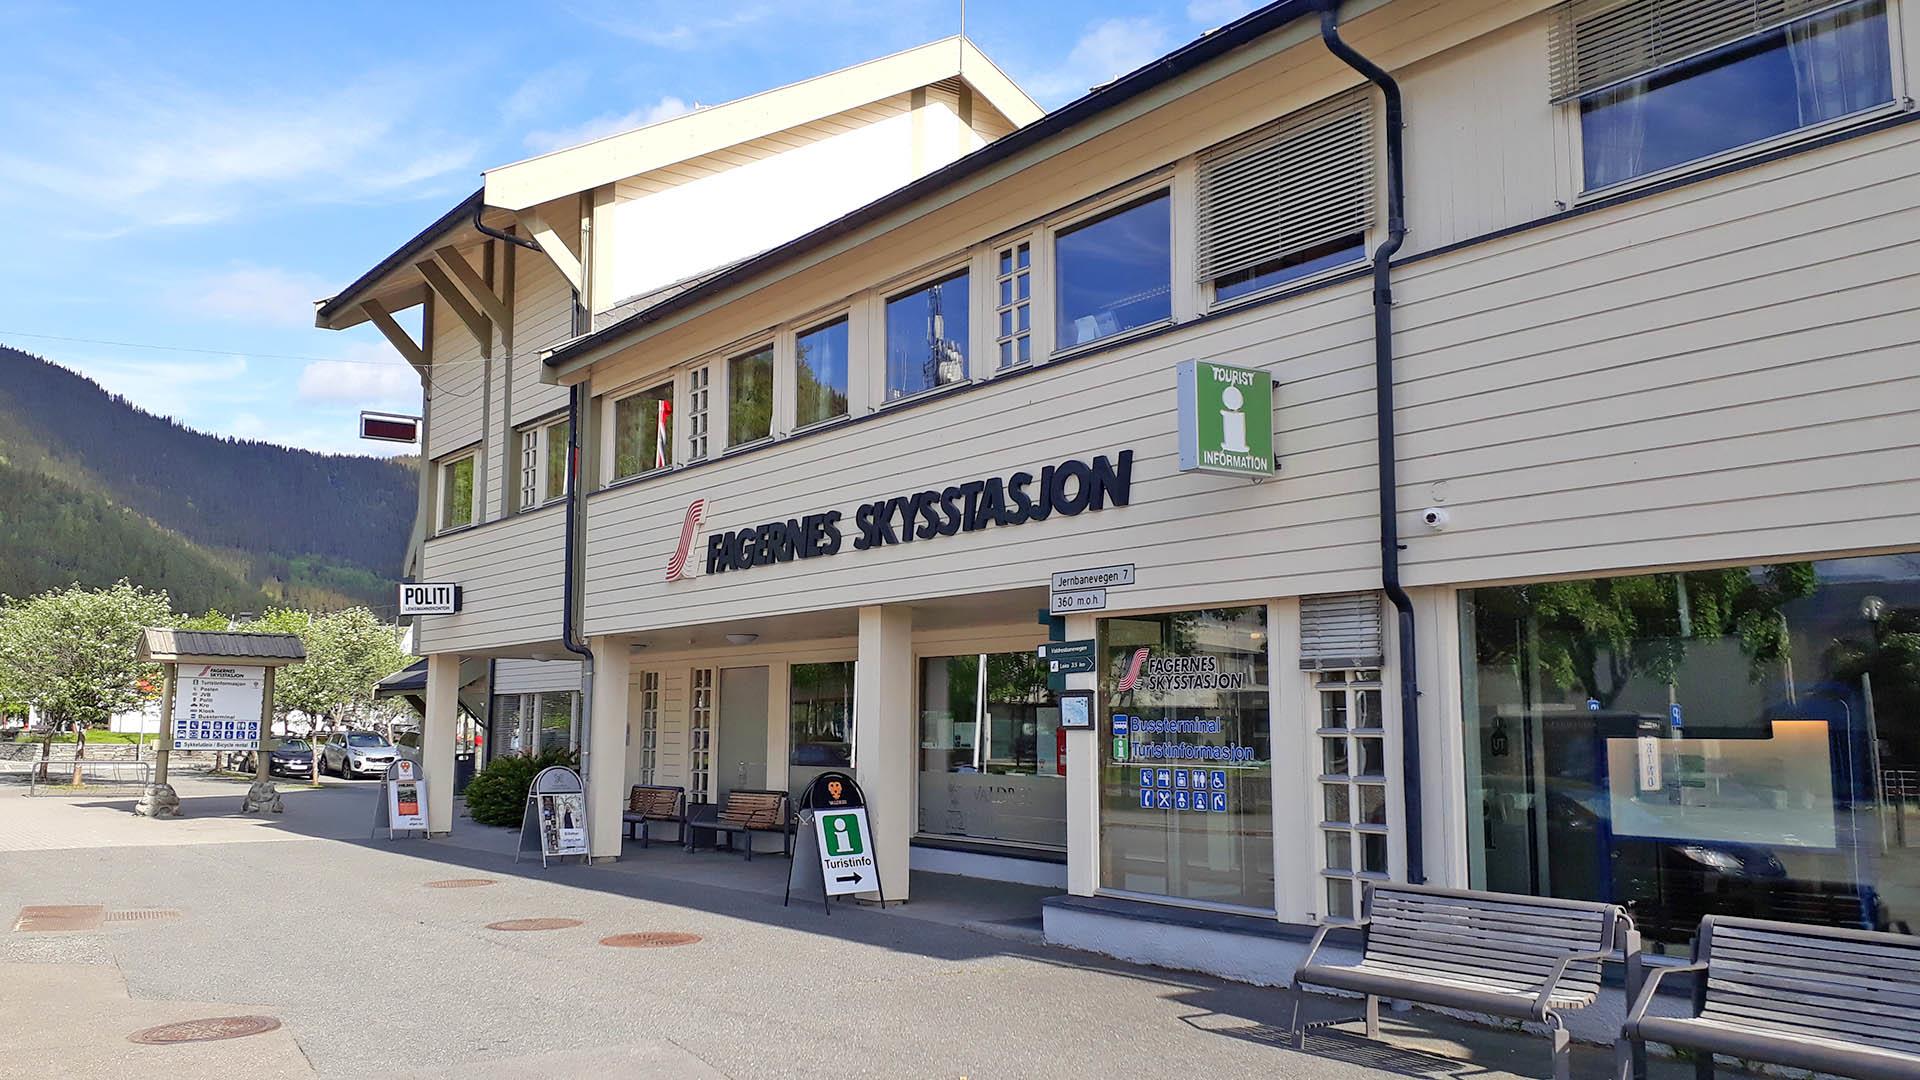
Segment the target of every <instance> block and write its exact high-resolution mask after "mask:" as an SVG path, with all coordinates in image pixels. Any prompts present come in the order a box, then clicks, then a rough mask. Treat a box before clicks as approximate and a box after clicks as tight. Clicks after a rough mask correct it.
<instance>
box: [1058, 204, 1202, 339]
mask: <svg viewBox="0 0 1920 1080" xmlns="http://www.w3.org/2000/svg"><path fill="white" fill-rule="evenodd" d="M1170 204H1171V200H1170V199H1169V198H1168V196H1167V193H1166V192H1164V191H1162V192H1160V193H1158V194H1155V195H1151V196H1148V197H1147V198H1145V199H1142V200H1141V201H1139V202H1136V203H1133V204H1132V205H1130V206H1125V207H1122V208H1120V209H1118V210H1114V211H1112V212H1111V213H1108V214H1105V215H1103V216H1101V217H1098V218H1095V219H1094V220H1092V221H1089V222H1086V223H1084V224H1081V225H1075V226H1073V227H1072V228H1070V229H1067V230H1064V231H1062V232H1061V233H1060V234H1059V236H1057V237H1056V238H1055V240H1054V249H1053V250H1054V261H1055V263H1056V264H1057V268H1058V269H1057V273H1056V275H1055V276H1056V282H1057V288H1056V300H1055V302H1056V303H1057V305H1058V307H1059V313H1060V314H1059V325H1058V328H1057V330H1056V335H1057V338H1058V342H1057V347H1058V348H1062V349H1070V348H1073V347H1074V346H1076V345H1085V344H1086V343H1088V342H1090V341H1098V340H1099V339H1101V338H1104V337H1109V336H1111V335H1113V334H1118V333H1122V332H1124V331H1127V330H1132V329H1134V328H1135V327H1139V326H1149V325H1152V324H1153V323H1157V322H1165V321H1166V320H1168V319H1170V318H1172V317H1173V292H1172V288H1171V285H1170V283H1171V281H1172V279H1173V248H1172V245H1173V233H1172V219H1171V217H1170V216H1169V208H1170Z"/></svg>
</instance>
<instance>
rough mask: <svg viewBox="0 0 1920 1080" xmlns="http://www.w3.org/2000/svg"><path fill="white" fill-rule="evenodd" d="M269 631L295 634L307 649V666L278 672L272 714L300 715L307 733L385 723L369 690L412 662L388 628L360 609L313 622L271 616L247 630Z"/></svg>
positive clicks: (300, 616) (301, 616)
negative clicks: (324, 727)
mask: <svg viewBox="0 0 1920 1080" xmlns="http://www.w3.org/2000/svg"><path fill="white" fill-rule="evenodd" d="M296 623H297V624H298V625H296ZM268 628H271V629H275V630H281V631H283V632H291V633H297V634H299V635H300V640H301V642H302V643H303V644H304V645H306V648H307V659H306V661H305V662H304V663H301V664H296V665H294V666H293V667H290V668H287V669H285V670H284V671H282V672H281V673H280V676H279V679H278V680H277V682H276V683H275V685H274V695H273V700H274V709H275V711H276V712H279V713H280V715H282V716H283V717H284V716H286V715H288V714H290V713H293V712H299V713H302V714H304V715H305V716H306V717H307V721H308V726H309V728H310V729H311V728H312V727H314V726H317V725H318V724H319V723H321V722H323V721H324V722H325V723H326V725H327V726H328V727H330V728H331V727H339V726H341V725H343V724H355V723H370V722H374V721H376V720H379V719H384V718H386V716H387V714H388V713H389V712H390V711H391V710H390V709H388V708H386V707H385V706H384V705H382V704H381V703H380V702H379V701H377V700H376V699H375V698H374V696H373V695H374V690H375V688H376V687H377V686H378V684H379V682H380V680H381V679H384V678H386V677H387V676H389V675H391V674H393V673H394V672H396V671H399V670H400V669H401V668H404V667H406V666H407V664H409V663H411V662H412V659H413V658H412V657H410V656H408V655H407V654H406V653H405V652H404V651H402V650H401V648H400V637H399V634H398V632H397V631H396V630H395V628H394V627H393V626H392V625H391V624H388V623H384V622H381V621H380V619H379V617H378V616H376V615H374V613H373V612H372V611H369V610H368V609H366V608H363V607H362V608H348V609H347V610H345V611H341V612H336V613H334V614H331V615H316V616H308V615H306V614H305V613H304V612H294V611H286V610H280V611H270V612H268V613H267V615H266V617H265V618H263V619H262V620H261V621H260V623H259V624H254V625H250V626H249V627H248V629H250V630H251V629H268Z"/></svg>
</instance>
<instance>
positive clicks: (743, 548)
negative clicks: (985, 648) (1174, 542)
mask: <svg viewBox="0 0 1920 1080" xmlns="http://www.w3.org/2000/svg"><path fill="white" fill-rule="evenodd" d="M1132 486H1133V451H1131V450H1122V451H1120V452H1119V453H1118V454H1116V455H1115V456H1114V459H1109V458H1107V457H1106V456H1105V455H1104V454H1103V455H1100V456H1098V457H1095V458H1094V459H1093V460H1092V461H1091V462H1087V461H1080V460H1078V459H1068V460H1066V461H1063V462H1061V463H1060V464H1058V465H1048V466H1046V467H1044V468H1042V469H1041V470H1040V472H1039V474H1038V475H1037V476H1036V475H1035V474H1033V473H1030V472H1024V471H1022V472H1016V473H1014V474H1012V475H1011V476H1007V477H1004V478H1002V477H998V476H995V477H989V478H987V479H984V480H970V481H968V482H967V483H964V484H955V485H953V486H951V487H948V488H945V489H942V490H940V491H933V490H927V491H920V492H915V493H913V494H910V495H896V496H893V497H891V498H885V499H875V500H873V501H872V502H867V503H862V504H861V505H860V507H859V508H858V509H856V510H855V511H854V514H853V521H854V525H855V528H856V530H857V531H856V534H855V535H854V537H853V549H854V550H855V551H865V550H867V549H869V548H876V547H885V546H887V545H889V544H910V543H913V542H914V541H916V540H931V539H934V538H935V537H940V536H953V535H955V534H956V533H962V532H974V531H976V530H979V529H984V528H987V527H988V526H990V525H991V526H995V527H998V528H1008V527H1011V526H1014V525H1023V524H1025V523H1027V522H1030V521H1045V520H1047V519H1048V518H1050V517H1052V516H1054V515H1055V514H1058V515H1060V516H1061V517H1074V516H1076V515H1078V514H1081V513H1083V512H1085V511H1088V510H1104V509H1106V508H1107V507H1108V506H1125V505H1127V501H1128V499H1129V498H1130V496H1131V492H1132ZM842 520H844V516H843V515H842V514H841V513H840V511H838V510H830V511H827V512H825V513H819V514H808V515H806V516H804V517H798V518H788V519H787V520H785V521H769V522H767V523H765V524H763V525H756V526H753V527H751V528H745V529H735V530H729V531H725V532H719V533H715V534H713V535H711V536H709V537H707V560H706V571H707V573H709V574H720V573H725V572H726V571H728V570H745V569H748V568H749V567H754V566H767V565H770V564H772V563H777V562H791V561H793V560H794V559H812V558H824V557H826V556H829V555H837V554H839V553H840V551H841V550H842V548H843V547H844V544H845V537H844V536H843V535H842V533H841V530H840V522H841V521H842Z"/></svg>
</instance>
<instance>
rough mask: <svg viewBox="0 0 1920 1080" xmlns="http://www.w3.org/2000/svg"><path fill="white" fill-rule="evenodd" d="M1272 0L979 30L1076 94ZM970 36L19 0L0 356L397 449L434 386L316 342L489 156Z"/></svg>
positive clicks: (893, 16)
mask: <svg viewBox="0 0 1920 1080" xmlns="http://www.w3.org/2000/svg"><path fill="white" fill-rule="evenodd" d="M1256 6H1258V4H1257V3H1254V2H1252V0H1170V2H1158V3H1156V2H1132V0H1098V2H1096V0H1055V2H1053V3H1047V4H1036V3H1033V2H1031V0H973V2H971V3H969V4H968V6H967V32H968V35H969V36H970V37H972V38H973V39H974V40H975V41H976V42H978V43H979V44H980V46H981V47H982V48H983V49H984V50H986V52H987V54H988V55H989V56H992V57H993V58H994V59H995V60H996V61H997V62H999V64H1000V65H1001V66H1002V67H1003V68H1005V69H1006V70H1007V72H1008V73H1009V74H1010V75H1012V76H1013V77H1014V78H1015V79H1016V80H1017V81H1019V82H1020V84H1021V85H1022V86H1024V87H1026V88H1027V90H1028V92H1029V93H1031V94H1033V95H1034V97H1036V98H1037V99H1039V101H1040V102H1041V104H1042V105H1045V106H1047V107H1048V108H1053V107H1056V106H1059V105H1061V104H1064V103H1065V102H1067V101H1070V100H1072V99H1073V98H1075V97H1077V96H1079V95H1080V94H1081V93H1083V92H1084V91H1085V90H1086V88H1087V87H1088V86H1090V85H1093V84H1096V83H1100V82H1104V81H1106V80H1107V79H1110V78H1111V77H1113V76H1114V75H1117V74H1120V73H1122V72H1124V71H1127V70H1130V69H1132V68H1133V67H1136V66H1138V65H1139V64H1141V63H1144V62H1145V61H1147V60H1150V59H1152V58H1153V57H1155V56H1158V55H1160V54H1161V53H1163V52H1166V51H1167V50H1169V49H1171V48H1173V47H1175V46H1177V45H1179V44H1180V43H1182V42H1185V41H1188V40H1190V39H1192V38H1194V37H1196V36H1198V35H1199V34H1200V33H1201V32H1203V31H1205V30H1207V29H1210V28H1212V27H1214V26H1218V25H1220V24H1222V23H1224V22H1227V21H1228V20H1230V19H1232V18H1234V17H1237V16H1238V15H1240V14H1243V13H1245V12H1246V11H1249V10H1251V9H1252V8H1254V7H1256ZM958 21H959V3H958V0H928V2H922V0H887V2H878V0H874V2H869V0H788V2H786V3H782V4H772V3H756V2H748V3H728V2H724V0H718V2H708V3H688V2H686V0H680V2H677V3H659V2H653V0H627V2H624V3H613V2H604V0H577V2H573V3H564V4H525V3H517V4H487V3H478V4H460V5H453V4H409V3H392V2H388V3H382V4H370V3H369V4H362V3H333V4H327V5H321V6H319V7H312V6H304V5H280V4H261V5H240V4H191V3H188V4H178V5H175V4H134V3H130V2H126V3H120V2H115V3H95V4H63V3H42V2H39V0H11V2H9V3H7V4H5V5H0V37H4V39H5V40H6V41H7V44H8V49H7V54H8V62H7V63H6V64H5V65H4V66H0V131H4V132H6V133H7V134H6V137H5V138H4V139H0V208H4V209H5V210H6V211H7V213H6V215H5V218H6V221H7V231H8V234H9V235H8V245H7V247H8V257H7V258H6V259H4V260H0V343H4V344H7V345H12V346H15V347H17V348H23V349H26V350H28V351H31V352H36V353H39V354H41V355H43V356H46V357H48V358H50V359H53V360H55V361H57V362H59V363H62V364H65V365H67V366H69V367H72V368H75V369H78V370H80V371H82V372H85V373H86V374H87V375H89V376H91V377H93V378H94V379H96V380H98V381H99V382H101V383H102V384H103V385H105V386H106V387H107V388H108V389H110V390H113V391H115V392H118V393H122V394H125V395H126V396H127V397H129V398H131V399H132V400H133V401H134V402H136V403H137V404H139V405H141V406H143V407H145V408H148V409H150V410H152V411H154V412H158V413H162V414H165V415H169V416H173V417H175V418H177V419H179V420H180V421H181V422H183V423H186V424H188V425H190V426H192V427H195V428H199V429H201V430H204V431H211V432H217V433H220V434H227V435H238V436H244V437H249V438H262V439H268V440H271V441H274V442H280V443H284V444H287V445H292V446H301V447H306V448H309V449H315V450H325V451H339V452H372V451H374V450H375V449H377V448H378V444H365V443H360V442H359V441H358V440H357V439H356V438H355V437H354V435H355V433H354V416H355V415H356V413H357V412H358V410H359V409H361V408H362V407H387V408H401V409H404V410H406V411H412V410H413V409H414V408H417V406H418V381H417V380H416V379H415V378H414V377H413V376H412V374H411V373H410V372H409V371H408V370H407V369H406V368H405V367H404V365H402V364H401V363H400V361H399V359H398V358H397V357H396V356H395V355H394V354H393V352H392V350H391V349H390V348H389V347H387V346H386V344H385V343H384V342H383V341H382V340H381V339H380V338H379V336H378V335H377V334H375V333H373V332H372V331H370V330H369V329H367V328H365V327H361V328H357V329H356V330H353V331H348V332H345V333H335V332H330V331H323V330H316V329H314V328H313V326H312V305H311V302H312V301H313V300H314V299H316V298H319V297H323V296H328V295H331V294H332V293H333V292H334V291H335V290H337V289H338V288H340V287H341V286H343V285H345V284H346V283H347V282H349V281H351V280H353V279H354V278H355V277H357V276H358V275H359V274H360V273H361V272H362V271H364V270H365V269H366V268H367V267H369V266H371V265H373V263H374V262H376V261H378V260H379V259H380V258H381V257H382V256H384V255H386V254H387V253H388V252H390V251H392V250H393V249H394V248H395V247H397V246H398V245H399V244H400V243H401V242H402V241H404V240H405V239H407V238H408V237H410V236H412V235H413V234H414V233H415V232H417V231H419V229H420V228H421V227H423V226H424V225H426V224H427V223H429V222H431V221H432V220H433V219H434V218H436V217H438V216H439V215H440V214H441V213H443V212H444V211H445V210H446V209H447V208H448V207H450V206H452V205H453V204H454V203H455V202H456V201H458V200H459V199H460V198H462V197H464V196H465V195H467V194H468V193H470V192H471V191H473V190H474V189H475V188H476V187H478V186H479V176H480V171H481V170H482V169H484V168H489V167H492V166H495V165H500V164H504V163H507V162H510V161H515V160H518V159H520V158H523V157H526V156H528V155H530V154H533V153H536V152H539V151H543V150H548V149H552V148H554V147H556V146H562V145H567V144H570V143H573V142H578V141H581V140H584V139H587V138H592V137H595V136H598V135H603V134H607V133H609V132H612V131H618V130H623V129H625V128H629V127H634V126H638V125H640V124H643V123H646V122H649V121H651V120H657V119H663V118H665V117H668V116H672V115H675V114H676V113H679V112H683V111H685V110H686V109H688V108H690V107H691V106H692V104H694V103H696V102H698V103H707V104H712V103H718V102H722V101H728V100H731V99H733V98H737V97H741V96H743V95H746V94H750V93H754V92H756V91H759V90H764V89H768V88H770V87H773V86H779V85H782V84H785V83H789V82H793V81H795V80H798V79H803V78H807V77H810V76H813V75H818V74H821V73H823V72H827V71H832V70H835V69H837V68H841V67H845V66H847V65H849V64H854V63H858V62H860V61H862V60H866V59H871V58H873V57H875V56H880V55H884V54H886V53H889V52H894V51H897V50H899V49H902V48H906V47H909V46H912V45H916V44H919V43H921V42H924V41H928V40H932V39H934V38H938V37H942V36H945V35H947V34H951V33H953V32H954V31H955V30H956V29H957V26H958ZM28 335H36V336H28ZM55 338H68V339H88V340H85V341H77V340H55ZM100 342H114V343H121V344H101V343H100ZM135 345H146V346H167V347H170V349H178V350H206V351H168V350H162V349H152V348H139V347H134V346H135Z"/></svg>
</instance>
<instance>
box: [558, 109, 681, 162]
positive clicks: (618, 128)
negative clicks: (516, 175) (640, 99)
mask: <svg viewBox="0 0 1920 1080" xmlns="http://www.w3.org/2000/svg"><path fill="white" fill-rule="evenodd" d="M695 107H696V106H694V105H691V104H689V103H688V102H686V101H685V100H683V99H681V98H677V97H673V96H671V95H669V96H667V97H663V98H661V99H660V100H659V101H656V102H654V103H653V104H651V105H643V106H641V107H640V108H637V109H634V110H632V111H630V112H624V113H607V114H605V115H602V116H596V117H594V118H593V119H591V120H588V121H586V122H585V123H582V124H576V125H574V126H573V127H570V128H560V129H558V130H553V131H534V132H530V133H528V135H527V139H526V143H527V147H528V149H531V150H534V151H537V152H539V153H543V154H544V153H546V152H547V151H549V150H558V149H560V148H562V147H566V146H578V145H579V144H581V143H584V142H592V141H593V140H595V139H600V138H605V137H606V136H608V135H617V134H619V133H620V132H622V131H632V130H633V129H634V128H638V127H646V126H647V125H648V124H657V123H659V122H661V121H662V120H671V119H673V118H674V117H676V116H685V115H686V114H687V113H690V112H692V111H693V110H694V109H695Z"/></svg>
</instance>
